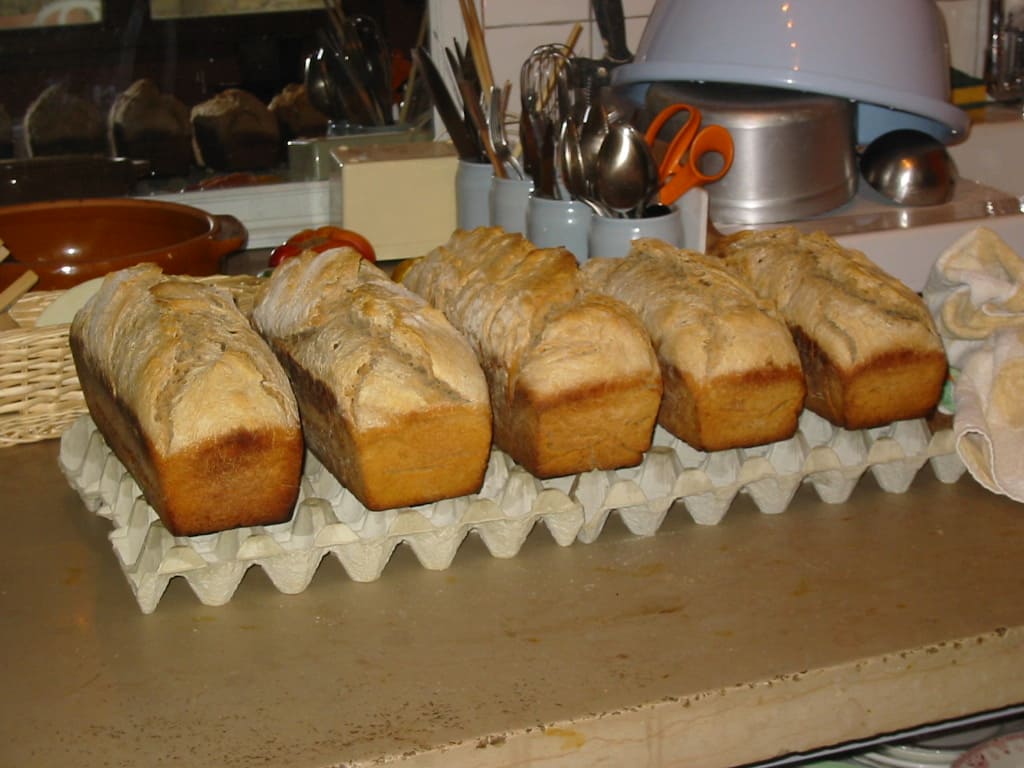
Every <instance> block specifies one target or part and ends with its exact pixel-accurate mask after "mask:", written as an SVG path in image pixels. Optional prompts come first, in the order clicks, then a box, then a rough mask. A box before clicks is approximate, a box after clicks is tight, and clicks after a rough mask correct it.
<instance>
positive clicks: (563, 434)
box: [402, 227, 661, 477]
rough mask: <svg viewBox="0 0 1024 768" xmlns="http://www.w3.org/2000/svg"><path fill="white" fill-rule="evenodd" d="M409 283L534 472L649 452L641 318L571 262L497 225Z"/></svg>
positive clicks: (654, 382)
mask: <svg viewBox="0 0 1024 768" xmlns="http://www.w3.org/2000/svg"><path fill="white" fill-rule="evenodd" d="M402 280H403V283H404V284H405V285H407V286H409V287H410V288H411V289H412V290H414V291H416V292H417V293H419V294H420V295H422V296H424V297H426V299H427V300H428V301H430V302H431V303H432V304H433V305H434V306H436V307H438V308H439V309H441V310H442V311H443V312H444V313H445V315H446V316H447V317H448V319H449V320H451V321H452V323H453V324H454V325H455V327H456V328H458V329H459V330H460V331H462V333H464V334H465V335H466V337H467V338H468V339H469V341H470V343H471V344H472V346H473V349H474V350H475V351H476V354H477V357H478V358H479V359H480V362H481V365H482V366H483V369H484V373H485V374H486V375H487V383H488V387H489V389H490V396H491V407H492V410H493V413H494V440H495V444H496V445H497V446H498V447H499V448H501V449H502V450H504V451H505V452H506V453H508V454H509V455H510V456H511V457H512V458H513V460H515V461H516V462H518V463H519V464H520V465H521V466H523V467H524V468H525V469H527V470H528V471H529V472H531V473H532V474H533V475H535V476H536V477H556V476H561V475H568V474H576V473H580V472H586V471H589V470H592V469H614V468H618V467H624V466H632V465H635V464H637V463H639V462H640V461H641V459H642V458H643V454H644V452H645V451H646V450H647V449H648V448H649V447H650V444H651V438H652V435H653V429H654V423H655V419H656V417H657V412H658V406H659V404H660V401H661V374H660V371H659V369H658V364H657V359H656V358H655V356H654V351H653V349H652V348H651V343H650V339H649V337H648V336H647V332H646V331H645V330H644V328H643V325H642V324H641V323H640V320H639V318H637V317H636V314H635V313H634V312H633V311H632V310H630V309H629V308H628V307H626V306H625V305H624V304H622V303H621V302H619V301H616V300H614V299H612V298H610V297H607V296H601V295H596V294H586V293H585V292H584V291H583V290H582V283H581V278H580V274H579V270H578V268H577V265H576V259H575V257H574V256H573V255H572V254H571V253H569V252H568V251H566V250H565V249H537V248H535V247H534V246H533V245H532V244H531V243H530V242H529V241H527V240H526V239H525V238H523V237H522V236H520V235H513V234H508V233H506V232H504V231H503V230H501V229H500V228H497V227H481V228H479V229H476V230H473V231H471V232H465V231H457V232H455V233H454V234H453V235H452V237H451V239H450V240H449V241H448V242H447V243H446V244H444V245H442V246H440V247H438V248H436V249H434V251H432V252H431V253H429V254H427V255H426V256H424V257H423V258H421V259H418V260H417V261H415V262H414V263H412V264H411V265H410V266H409V267H408V269H407V271H406V272H405V274H404V275H403V277H402Z"/></svg>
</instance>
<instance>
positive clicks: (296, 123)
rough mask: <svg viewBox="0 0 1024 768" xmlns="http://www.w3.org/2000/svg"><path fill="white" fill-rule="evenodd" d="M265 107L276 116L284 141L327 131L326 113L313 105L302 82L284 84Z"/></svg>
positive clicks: (322, 134) (324, 133) (318, 134)
mask: <svg viewBox="0 0 1024 768" xmlns="http://www.w3.org/2000/svg"><path fill="white" fill-rule="evenodd" d="M267 108H268V109H269V110H270V111H271V113H272V114H273V115H274V117H276V118H277V125H278V127H279V128H280V129H281V138H282V139H283V140H284V141H285V142H288V141H290V140H292V139H299V138H309V137H314V136H324V135H326V133H327V115H325V114H324V113H323V112H321V111H320V110H318V109H317V108H316V107H314V106H313V102H311V101H310V100H309V93H308V92H307V91H306V86H305V85H304V84H302V83H289V84H288V85H286V86H285V87H284V88H283V89H281V92H280V93H278V94H277V95H276V96H274V98H272V99H271V100H270V104H269V105H268V106H267Z"/></svg>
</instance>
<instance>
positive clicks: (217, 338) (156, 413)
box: [70, 264, 305, 536]
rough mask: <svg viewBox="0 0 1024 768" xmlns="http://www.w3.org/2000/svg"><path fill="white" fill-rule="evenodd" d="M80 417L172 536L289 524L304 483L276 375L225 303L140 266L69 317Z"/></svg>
mask: <svg viewBox="0 0 1024 768" xmlns="http://www.w3.org/2000/svg"><path fill="white" fill-rule="evenodd" d="M70 345H71V352H72V355H73V358H74V362H75V369H76V371H77V372H78V379H79V382H80V383H81V387H82V392H83V394H84V395H85V401H86V404H87V405H88V407H89V413H90V414H91V415H92V418H93V420H94V421H95V423H96V426H97V427H98V428H99V430H100V432H101V433H102V434H103V436H104V437H105V438H106V440H107V443H108V444H109V446H110V448H111V450H113V452H114V454H115V455H116V456H117V457H118V458H119V459H120V460H121V462H122V463H123V464H124V465H125V467H126V468H127V469H128V471H129V472H130V473H131V474H132V476H133V477H134V478H135V480H136V482H137V483H138V484H139V487H140V488H141V489H142V492H143V494H144V495H145V497H146V500H147V501H148V502H149V504H150V506H152V507H153V509H154V510H155V511H156V513H157V514H158V515H159V516H160V519H161V520H162V521H163V524H164V526H165V527H166V528H167V530H168V531H170V532H171V533H172V534H174V535H176V536H192V535H196V534H204V533H212V532H215V531H221V530H225V529H228V528H234V527H238V526H249V525H269V524H272V523H280V522H284V521H286V520H287V519H288V518H289V517H290V516H291V514H292V510H293V508H294V506H295V501H296V498H297V495H298V489H299V479H300V476H301V474H302V460H303V456H304V453H305V451H304V446H303V441H302V430H301V426H300V423H299V413H298V407H297V405H296V403H295V398H294V396H293V395H292V391H291V386H290V385H289V383H288V378H287V377H286V376H285V373H284V370H283V369H282V368H281V366H280V364H279V363H278V362H277V360H276V359H275V358H274V355H273V353H271V351H270V348H269V347H268V346H267V344H266V343H265V342H264V341H263V340H262V339H261V338H260V336H259V334H257V333H256V332H255V331H254V330H253V329H252V327H251V326H250V325H249V323H248V321H247V320H246V318H245V317H244V316H243V315H242V313H241V312H240V311H239V310H238V308H237V307H236V306H235V303H234V301H233V300H232V297H231V294H230V293H229V292H227V291H225V290H222V289H220V288H216V287H214V286H212V285H206V284H203V283H201V282H199V281H197V280H194V279H191V278H183V277H168V276H165V275H164V274H163V273H162V272H161V271H160V269H159V268H158V267H156V266H154V265H151V264H143V265H139V266H137V267H131V268H129V269H126V270H122V271H120V272H114V273H111V274H110V275H108V276H107V277H106V279H105V280H104V281H103V283H102V285H101V287H100V289H99V291H98V293H96V294H95V295H94V296H93V297H92V298H91V299H90V300H89V301H88V302H87V303H86V305H85V306H84V307H82V309H81V310H79V312H78V313H77V314H76V315H75V318H74V320H73V321H72V324H71V332H70Z"/></svg>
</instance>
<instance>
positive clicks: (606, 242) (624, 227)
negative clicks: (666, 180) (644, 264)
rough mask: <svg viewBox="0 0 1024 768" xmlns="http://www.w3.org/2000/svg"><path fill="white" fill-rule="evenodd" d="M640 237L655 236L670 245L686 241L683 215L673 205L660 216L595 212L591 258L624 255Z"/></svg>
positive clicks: (591, 232)
mask: <svg viewBox="0 0 1024 768" xmlns="http://www.w3.org/2000/svg"><path fill="white" fill-rule="evenodd" d="M640 237H655V238H657V239H659V240H664V241H665V242H666V243H668V244H670V245H674V246H676V247H681V246H682V245H683V219H682V216H680V215H679V211H678V210H676V209H675V208H670V209H668V211H666V212H665V213H662V214H660V215H657V216H648V217H645V218H642V219H621V218H614V217H610V216H594V217H593V218H591V220H590V232H589V234H588V237H587V250H588V252H589V257H590V258H595V257H598V256H602V257H610V258H616V259H621V258H623V257H624V256H625V255H626V254H628V253H629V249H630V243H632V242H633V241H634V240H636V239H637V238H640Z"/></svg>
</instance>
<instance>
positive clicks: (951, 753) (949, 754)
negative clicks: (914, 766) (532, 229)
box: [879, 741, 977, 766]
mask: <svg viewBox="0 0 1024 768" xmlns="http://www.w3.org/2000/svg"><path fill="white" fill-rule="evenodd" d="M972 743H974V744H976V743H977V741H975V742H972ZM879 751H880V752H882V753H883V754H886V755H888V756H890V757H893V758H895V759H897V760H908V761H910V762H913V763H921V764H922V765H935V766H950V765H952V764H953V761H954V760H956V759H957V758H958V757H960V755H962V754H963V752H964V750H963V749H929V748H927V747H921V746H917V745H914V744H886V745H885V746H883V747H882V748H881V749H880V750H879Z"/></svg>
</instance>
